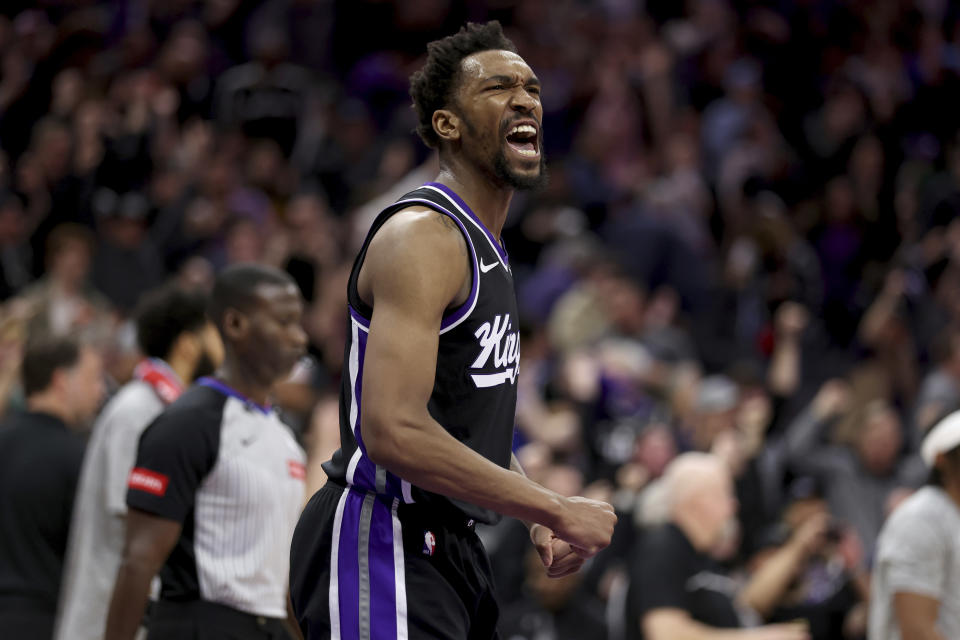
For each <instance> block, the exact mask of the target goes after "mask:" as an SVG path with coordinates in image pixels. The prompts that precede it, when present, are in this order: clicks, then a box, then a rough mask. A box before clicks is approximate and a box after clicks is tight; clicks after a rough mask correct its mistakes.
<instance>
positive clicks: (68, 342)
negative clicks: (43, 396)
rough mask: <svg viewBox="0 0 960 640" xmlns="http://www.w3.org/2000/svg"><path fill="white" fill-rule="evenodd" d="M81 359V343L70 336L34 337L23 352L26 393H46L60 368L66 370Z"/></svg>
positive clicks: (24, 389)
mask: <svg viewBox="0 0 960 640" xmlns="http://www.w3.org/2000/svg"><path fill="white" fill-rule="evenodd" d="M79 359H80V343H79V342H77V340H76V338H72V337H69V336H53V335H50V334H47V333H43V334H40V335H31V336H30V337H29V338H28V339H27V344H26V346H25V347H24V350H23V365H22V366H21V374H20V376H21V378H22V380H23V394H24V395H25V396H26V397H28V398H29V397H30V396H32V395H33V394H35V393H40V392H42V391H46V390H47V388H48V387H49V386H50V383H51V382H52V381H53V374H54V372H56V370H57V369H67V368H70V367H72V366H74V365H75V364H77V361H78V360H79Z"/></svg>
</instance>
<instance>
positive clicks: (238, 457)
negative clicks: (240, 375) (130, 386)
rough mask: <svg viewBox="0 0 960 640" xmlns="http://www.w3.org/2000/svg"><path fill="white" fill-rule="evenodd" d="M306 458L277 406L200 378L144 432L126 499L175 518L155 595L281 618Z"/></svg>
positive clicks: (142, 507)
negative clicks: (175, 535) (174, 536)
mask: <svg viewBox="0 0 960 640" xmlns="http://www.w3.org/2000/svg"><path fill="white" fill-rule="evenodd" d="M305 463H306V455H305V454H304V452H303V449H302V448H301V447H300V446H299V445H298V444H297V443H296V441H295V440H294V438H293V435H292V434H291V432H290V430H289V429H288V428H287V427H286V426H285V425H284V424H283V423H282V422H281V421H280V419H279V418H278V417H277V415H276V413H274V412H273V411H271V410H270V409H268V408H264V407H261V406H259V405H257V404H255V403H254V402H252V401H250V400H249V399H247V398H245V397H244V396H242V395H240V394H239V393H238V392H236V391H234V390H233V389H231V388H229V387H227V386H226V385H224V384H223V383H221V382H220V381H218V380H214V379H211V378H204V379H201V380H200V381H199V382H198V383H197V385H196V386H194V387H193V388H191V389H190V390H189V391H187V392H186V393H184V394H183V396H181V397H180V399H179V400H177V401H176V402H175V403H173V404H172V405H170V407H169V408H168V409H167V410H166V411H164V412H163V413H162V414H161V415H160V416H159V417H158V418H157V419H156V420H155V421H154V422H153V424H151V425H150V427H148V428H147V430H146V431H145V432H144V434H143V437H142V438H141V440H140V446H139V451H138V455H137V464H136V466H135V467H134V469H133V471H131V473H130V479H129V482H128V486H129V490H128V493H127V505H128V506H129V507H131V508H133V509H139V510H141V511H146V512H148V513H151V514H154V515H157V516H160V517H163V518H168V519H170V520H175V521H177V522H180V523H182V524H183V531H182V533H181V535H180V540H179V541H178V542H177V544H176V546H175V547H174V549H173V551H172V552H171V554H170V557H169V558H168V559H167V562H166V564H165V565H164V567H163V569H162V570H161V572H160V578H161V582H162V586H161V590H160V598H161V600H171V601H175V602H184V601H191V600H198V599H201V600H206V601H209V602H216V603H219V604H223V605H227V606H229V607H233V608H234V609H237V610H239V611H244V612H247V613H251V614H255V615H262V616H270V617H276V618H283V617H286V601H287V600H286V598H287V579H288V573H289V568H290V565H289V549H290V539H291V537H292V535H293V528H294V525H296V522H297V517H298V516H299V514H300V508H301V506H302V504H303V496H304V480H305V476H306V468H305Z"/></svg>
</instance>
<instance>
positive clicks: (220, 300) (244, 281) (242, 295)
mask: <svg viewBox="0 0 960 640" xmlns="http://www.w3.org/2000/svg"><path fill="white" fill-rule="evenodd" d="M263 285H279V286H287V285H293V286H297V283H296V282H294V280H293V278H291V277H290V275H289V274H288V273H286V272H285V271H281V270H280V269H277V268H275V267H268V266H266V265H262V264H254V263H245V262H240V263H237V264H234V265H231V266H229V267H227V268H226V269H224V270H223V271H221V272H220V273H219V274H218V275H217V279H216V280H215V281H214V283H213V292H212V293H211V294H210V303H209V305H208V306H207V313H208V315H209V316H210V319H211V320H213V322H214V324H216V325H217V328H218V329H221V330H222V329H223V315H224V313H226V311H227V309H236V310H238V311H242V312H246V311H250V309H251V307H253V305H254V304H255V303H256V297H257V288H259V287H261V286H263Z"/></svg>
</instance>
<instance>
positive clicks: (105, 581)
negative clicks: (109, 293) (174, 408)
mask: <svg viewBox="0 0 960 640" xmlns="http://www.w3.org/2000/svg"><path fill="white" fill-rule="evenodd" d="M169 375H170V376H173V375H174V374H173V372H172V371H169ZM177 391H179V389H177ZM167 395H168V398H169V396H170V394H169V393H168V394H167ZM171 399H172V398H171ZM165 406H166V403H165V402H164V401H163V400H162V399H161V398H160V396H159V395H158V390H156V387H155V386H152V385H151V384H150V383H148V382H146V381H144V380H141V379H135V380H133V381H131V382H129V383H128V384H126V385H125V386H124V387H123V388H121V389H120V391H118V392H117V394H116V395H115V396H114V397H113V398H112V399H111V400H110V402H109V403H107V405H106V407H105V408H104V409H103V412H102V413H101V414H100V416H99V418H97V421H96V423H95V424H94V427H93V432H92V433H91V436H90V442H89V443H88V444H87V451H86V454H85V455H84V459H83V469H82V470H81V472H80V482H79V484H78V485H77V496H76V500H75V502H74V511H73V521H72V522H71V525H70V541H69V543H68V546H67V559H66V564H65V568H64V573H63V582H62V583H61V587H60V604H59V615H58V616H57V625H56V629H57V630H56V633H55V638H56V640H100V639H102V638H103V635H104V632H105V627H106V618H107V611H108V609H109V607H110V597H111V595H112V593H113V584H114V581H115V580H116V578H117V569H118V568H119V566H120V561H121V559H122V555H123V542H124V537H125V535H126V527H125V520H124V517H125V515H126V513H127V477H128V476H129V475H130V469H132V468H133V465H134V462H136V458H137V443H138V441H139V440H140V435H141V434H142V433H143V431H144V429H146V428H147V426H148V425H149V424H150V423H151V422H152V421H153V419H154V418H156V417H157V415H159V414H160V412H161V411H163V409H164V407H165Z"/></svg>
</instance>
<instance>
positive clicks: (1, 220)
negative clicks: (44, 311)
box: [0, 192, 33, 300]
mask: <svg viewBox="0 0 960 640" xmlns="http://www.w3.org/2000/svg"><path fill="white" fill-rule="evenodd" d="M29 232H30V229H29V225H28V221H27V214H26V211H24V208H23V201H22V200H21V199H20V197H19V196H17V195H16V194H14V193H11V192H0V300H5V299H7V298H9V297H11V296H12V295H13V294H14V293H16V292H17V291H20V290H22V289H23V288H24V287H25V286H26V285H27V284H28V283H29V282H30V281H31V280H32V279H33V275H32V267H33V265H32V262H31V261H32V258H33V256H32V254H31V253H30V244H29V243H28V242H27V240H28V239H29Z"/></svg>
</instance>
